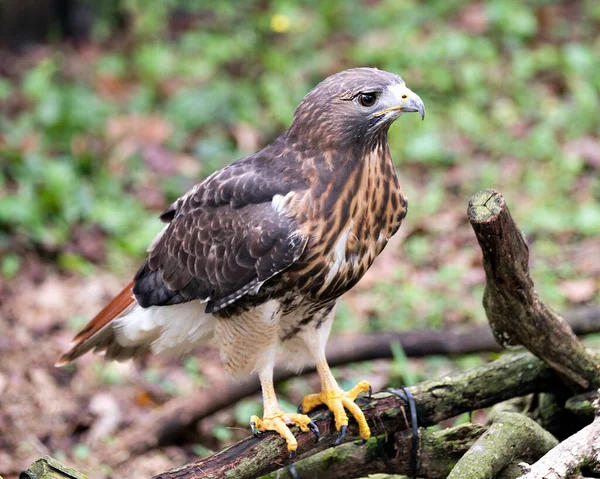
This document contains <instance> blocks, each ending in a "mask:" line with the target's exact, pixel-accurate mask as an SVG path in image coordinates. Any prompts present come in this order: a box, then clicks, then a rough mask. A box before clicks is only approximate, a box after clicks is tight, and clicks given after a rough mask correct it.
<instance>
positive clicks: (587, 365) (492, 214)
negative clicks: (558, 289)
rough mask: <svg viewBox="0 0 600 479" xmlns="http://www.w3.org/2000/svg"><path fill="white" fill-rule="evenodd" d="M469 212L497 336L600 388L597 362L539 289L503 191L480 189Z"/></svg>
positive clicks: (572, 379) (585, 385)
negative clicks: (535, 284) (541, 296)
mask: <svg viewBox="0 0 600 479" xmlns="http://www.w3.org/2000/svg"><path fill="white" fill-rule="evenodd" d="M468 216H469V221H470V222H471V226H472V227H473V230H474V231H475V235H476V236H477V240H478V241H479V245H480V246H481V250H482V252H483V267H484V269H485V274H486V287H485V292H484V295H483V306H484V308H485V311H486V314H487V317H488V320H489V322H490V325H491V327H492V331H493V333H494V336H495V338H496V340H497V341H498V342H499V343H500V344H501V345H503V346H504V347H510V346H515V345H523V346H525V347H526V348H527V349H529V350H530V351H531V352H532V353H534V354H535V355H536V356H538V357H540V358H542V359H543V360H544V361H546V362H547V363H548V364H550V365H551V366H552V367H553V368H554V369H555V370H556V371H557V372H558V373H559V374H560V375H561V376H562V377H563V379H564V380H566V381H567V382H568V384H569V385H571V386H572V387H574V388H576V389H583V390H585V389H589V388H590V387H598V386H599V385H600V374H599V370H598V365H597V363H596V362H594V360H593V359H592V358H591V356H590V355H589V354H588V353H587V351H586V349H585V347H584V346H583V345H582V344H581V342H580V341H579V340H578V339H577V337H576V336H575V334H573V331H572V330H571V328H570V327H569V325H568V324H567V322H566V321H565V320H564V319H563V318H561V317H560V316H559V315H558V314H556V313H555V312H553V311H552V310H551V309H550V308H549V307H548V306H546V304H544V302H543V301H542V300H541V299H540V297H539V296H538V294H537V293H536V291H535V290H534V287H533V281H532V280H531V277H530V276H529V266H528V263H529V248H528V247H527V243H526V242H525V239H524V238H523V235H522V234H521V232H520V231H519V229H518V228H517V225H516V224H515V222H514V220H513V218H512V216H511V215H510V212H509V211H508V207H507V205H506V203H505V201H504V198H503V197H502V195H501V194H500V193H498V192H497V191H495V190H484V191H480V192H479V193H477V194H475V195H474V196H473V197H472V198H471V201H470V202H469V208H468Z"/></svg>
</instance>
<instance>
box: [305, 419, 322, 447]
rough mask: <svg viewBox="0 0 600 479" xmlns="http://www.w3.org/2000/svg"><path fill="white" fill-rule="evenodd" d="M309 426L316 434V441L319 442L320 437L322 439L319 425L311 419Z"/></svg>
mask: <svg viewBox="0 0 600 479" xmlns="http://www.w3.org/2000/svg"><path fill="white" fill-rule="evenodd" d="M308 428H309V429H310V432H312V433H313V434H314V435H315V442H319V439H321V431H319V426H317V425H316V424H315V423H314V422H312V421H310V422H309V423H308Z"/></svg>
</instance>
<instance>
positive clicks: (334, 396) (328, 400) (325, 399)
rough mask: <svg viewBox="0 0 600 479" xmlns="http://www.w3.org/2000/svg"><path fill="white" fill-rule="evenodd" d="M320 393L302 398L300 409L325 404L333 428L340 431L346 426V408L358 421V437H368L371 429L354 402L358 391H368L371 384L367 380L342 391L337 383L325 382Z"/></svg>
mask: <svg viewBox="0 0 600 479" xmlns="http://www.w3.org/2000/svg"><path fill="white" fill-rule="evenodd" d="M324 386H325V387H324V388H323V390H322V391H321V392H320V393H317V394H309V395H308V396H306V397H305V398H304V399H303V400H302V411H303V412H305V413H306V412H309V411H311V410H313V409H314V408H315V407H317V406H320V405H321V404H324V405H326V406H327V407H328V408H329V410H330V411H331V412H332V413H333V417H334V418H335V428H336V430H338V431H340V430H341V428H342V427H343V426H348V415H347V414H346V410H348V412H350V414H352V416H353V417H354V419H356V422H357V423H358V431H359V434H360V437H362V438H363V439H369V438H370V437H371V429H370V428H369V425H368V424H367V419H366V417H365V414H364V413H363V412H362V411H361V409H360V407H358V405H357V404H356V403H355V402H354V401H355V400H356V398H357V397H358V395H359V394H360V393H369V392H370V391H371V385H370V384H369V383H368V381H361V382H360V383H358V384H357V385H356V386H354V387H353V388H352V389H350V390H349V391H342V390H341V389H340V388H339V386H337V383H333V384H331V383H329V382H327V383H325V384H324Z"/></svg>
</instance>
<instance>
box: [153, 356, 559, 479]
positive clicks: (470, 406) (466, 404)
mask: <svg viewBox="0 0 600 479" xmlns="http://www.w3.org/2000/svg"><path fill="white" fill-rule="evenodd" d="M561 389H564V386H563V385H562V383H561V381H558V378H557V376H556V374H555V373H554V371H553V370H552V369H551V368H550V367H549V366H547V365H546V363H544V362H543V361H541V360H539V359H538V358H536V357H535V356H532V355H531V354H529V353H515V354H509V355H506V356H505V357H503V358H501V359H499V360H497V361H494V362H493V363H490V364H487V365H485V366H481V367H479V368H474V369H471V370H467V371H461V372H458V373H456V374H454V375H451V376H448V377H444V378H442V379H440V380H434V381H426V382H423V383H421V384H418V385H415V386H412V387H411V388H410V390H411V392H412V394H413V396H414V398H415V403H416V405H417V412H418V415H419V421H420V425H422V426H428V425H433V424H437V423H438V422H440V421H442V420H444V419H448V418H451V417H454V416H456V415H458V414H461V413H464V412H467V411H472V410H475V409H480V408H484V407H488V406H491V405H493V404H496V403H498V402H501V401H504V400H506V399H510V398H512V397H516V396H522V395H526V394H530V393H533V392H544V391H551V392H552V391H557V390H561ZM360 406H361V409H363V411H364V412H365V415H366V417H367V420H368V422H369V425H370V426H371V431H372V433H373V435H374V436H379V435H382V434H391V433H396V432H399V431H402V430H406V429H407V428H408V427H409V424H407V421H406V420H405V415H404V414H403V408H405V407H406V405H405V404H404V403H403V401H402V400H401V399H400V398H398V397H397V396H395V395H392V394H389V393H378V394H375V395H374V396H373V397H372V399H371V400H367V399H366V398H365V399H363V400H362V401H361V402H360ZM311 417H312V418H313V421H315V422H316V424H317V426H318V427H319V430H320V431H321V441H320V442H318V443H315V442H314V439H313V437H312V435H310V434H298V433H297V439H298V445H299V451H300V452H299V456H298V459H302V458H304V457H307V456H312V455H314V454H316V453H317V452H320V451H322V450H323V449H326V448H328V447H329V446H330V444H331V443H332V442H333V441H334V439H335V438H336V436H337V431H336V430H335V426H334V423H333V418H332V415H331V413H330V412H329V411H324V410H322V409H320V410H318V411H317V412H315V414H314V415H313V414H311ZM350 430H351V432H350V433H349V434H348V437H347V441H353V440H356V439H358V435H357V431H356V426H354V427H352V425H351V427H350ZM286 462H287V449H286V446H285V441H283V439H281V437H279V436H277V435H274V434H270V433H266V434H262V435H261V436H260V437H258V438H253V437H249V438H247V439H244V440H242V441H240V442H238V443H237V444H234V445H233V446H230V447H229V448H227V449H224V450H222V451H220V452H218V453H216V454H215V455H213V456H210V457H208V458H205V459H202V460H200V461H198V462H196V463H193V464H188V465H186V466H183V467H182V468H179V469H175V470H172V471H170V472H165V473H162V474H159V475H157V476H155V478H154V479H192V478H203V479H210V478H217V477H235V478H236V479H250V478H254V477H259V476H261V475H265V474H268V473H270V472H272V471H274V470H276V469H279V468H281V467H283V466H285V464H286Z"/></svg>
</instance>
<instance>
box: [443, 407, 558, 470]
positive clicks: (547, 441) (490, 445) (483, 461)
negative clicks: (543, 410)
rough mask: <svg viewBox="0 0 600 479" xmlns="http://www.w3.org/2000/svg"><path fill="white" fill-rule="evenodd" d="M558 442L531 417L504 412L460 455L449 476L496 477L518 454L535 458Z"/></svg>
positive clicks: (521, 456) (527, 459)
mask: <svg viewBox="0 0 600 479" xmlns="http://www.w3.org/2000/svg"><path fill="white" fill-rule="evenodd" d="M557 444H558V441H557V440H556V438H555V437H554V436H552V434H550V433H549V432H548V431H546V430H544V429H543V428H542V427H541V426H540V425H539V424H538V423H536V422H535V421H533V420H532V419H529V418H528V417H527V416H525V415H523V414H519V413H514V412H503V413H500V414H498V415H497V416H496V417H495V418H494V421H493V422H492V424H491V425H490V426H489V428H488V430H487V431H486V432H485V433H484V434H483V435H482V436H481V437H480V438H479V439H478V440H477V441H476V442H475V444H474V445H473V446H472V447H471V448H470V449H469V450H468V451H467V452H466V454H465V455H464V456H463V457H462V458H460V460H459V461H458V462H457V463H456V466H455V467H454V468H453V469H452V472H451V473H450V475H448V479H494V478H495V477H496V476H497V475H498V473H500V471H502V469H504V468H505V467H506V466H508V465H509V464H510V463H511V462H512V461H513V459H514V458H515V456H518V457H519V458H520V459H523V460H526V461H532V460H533V461H535V460H537V459H539V458H540V457H542V456H543V455H544V454H545V453H547V452H548V451H549V450H550V449H552V448H553V447H554V446H556V445H557Z"/></svg>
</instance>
